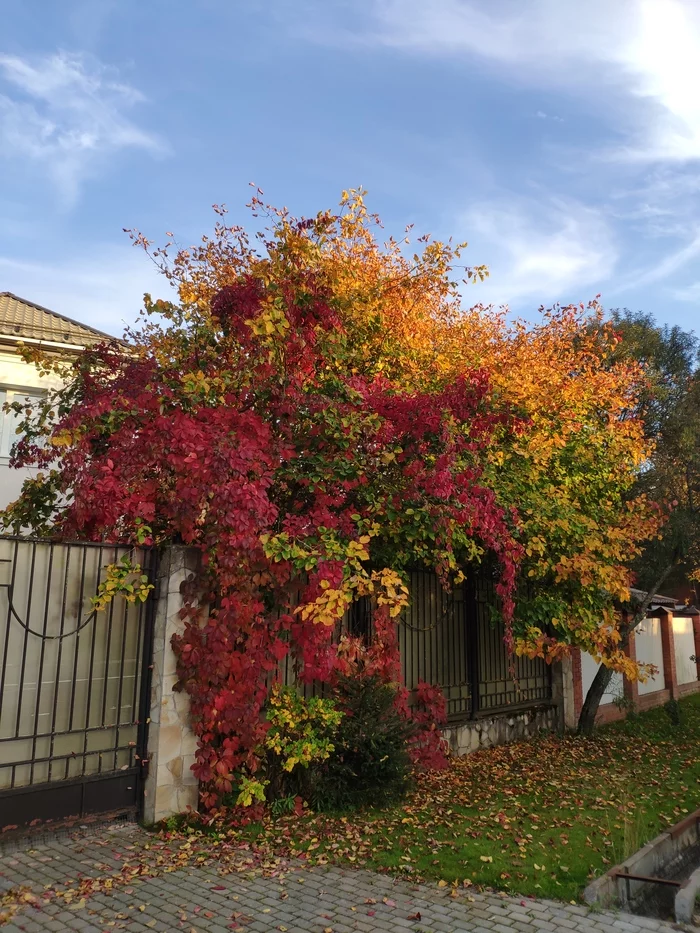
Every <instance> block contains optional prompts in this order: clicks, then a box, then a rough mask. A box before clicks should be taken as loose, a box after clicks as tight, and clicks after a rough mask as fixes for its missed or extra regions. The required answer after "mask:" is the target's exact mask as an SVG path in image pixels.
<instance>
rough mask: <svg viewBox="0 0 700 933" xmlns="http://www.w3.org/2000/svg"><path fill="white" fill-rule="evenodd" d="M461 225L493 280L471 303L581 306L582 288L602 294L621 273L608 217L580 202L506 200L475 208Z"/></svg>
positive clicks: (474, 294)
mask: <svg viewBox="0 0 700 933" xmlns="http://www.w3.org/2000/svg"><path fill="white" fill-rule="evenodd" d="M462 222H463V224H464V229H465V233H466V235H467V236H468V238H469V244H470V253H473V254H474V256H475V257H476V256H482V255H483V256H488V257H490V258H489V262H488V265H489V269H490V272H491V278H490V279H488V280H487V282H486V283H485V284H484V285H477V286H475V287H474V289H473V290H470V291H469V292H468V293H467V297H468V298H469V299H470V300H480V301H488V302H492V303H494V304H509V305H518V304H520V303H523V302H524V301H525V300H528V299H529V300H533V299H534V300H537V301H538V302H539V301H542V302H554V301H562V302H569V301H576V300H579V299H580V298H581V294H580V291H581V289H586V288H587V289H591V290H595V291H597V290H598V288H599V287H600V286H601V285H602V284H603V283H604V282H605V281H606V280H608V279H609V278H610V276H611V275H612V273H613V272H614V270H615V268H616V264H617V259H618V250H617V245H616V242H615V238H614V236H613V234H612V232H611V231H610V229H609V227H608V225H607V223H606V220H605V217H604V216H603V215H602V214H601V213H600V212H598V211H595V210H592V209H590V208H587V207H585V206H584V205H582V204H580V203H578V202H575V201H571V200H566V201H565V200H561V199H551V200H549V201H545V202H544V203H542V202H541V201H535V200H534V199H526V198H513V197H512V196H511V197H508V198H505V197H504V198H502V199H501V200H499V201H495V202H494V201H491V202H486V203H481V204H476V205H474V206H473V207H472V208H471V209H470V210H469V211H468V212H467V213H466V214H465V215H464V217H463V218H462ZM590 297H592V295H590Z"/></svg>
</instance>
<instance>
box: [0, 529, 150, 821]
mask: <svg viewBox="0 0 700 933" xmlns="http://www.w3.org/2000/svg"><path fill="white" fill-rule="evenodd" d="M129 552H130V549H128V548H124V547H115V546H114V545H103V544H85V543H80V544H67V543H62V542H52V541H41V540H36V539H28V538H15V537H0V828H4V827H8V826H23V825H27V824H30V823H39V822H43V821H46V820H59V819H63V818H66V817H71V816H85V815H87V814H92V813H108V812H109V813H111V812H126V811H131V812H134V813H136V812H138V810H139V808H140V804H141V796H142V793H141V791H142V785H143V780H144V778H145V774H144V770H145V768H144V764H145V761H146V742H147V731H148V725H147V723H148V715H149V708H150V667H151V652H152V642H153V611H154V606H155V598H154V591H152V592H151V595H150V597H149V599H148V600H146V602H145V603H140V602H137V603H135V604H131V603H127V602H126V601H125V600H123V599H122V598H119V597H118V598H117V599H115V600H114V601H113V602H112V603H111V604H110V605H109V606H108V607H107V609H106V610H104V611H101V612H96V611H95V610H94V609H93V606H92V603H91V597H93V596H95V595H96V593H97V591H98V586H99V584H100V582H101V581H102V580H103V579H104V576H105V567H106V566H107V565H109V564H111V563H114V562H116V561H118V560H119V559H120V558H121V557H122V556H123V555H124V554H126V553H129ZM132 560H133V561H134V562H139V563H140V564H141V566H142V568H143V572H144V573H148V574H149V575H150V577H151V579H153V580H155V576H156V575H155V560H156V554H155V552H154V551H151V550H147V549H146V550H138V551H137V552H136V553H132Z"/></svg>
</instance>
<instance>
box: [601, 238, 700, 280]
mask: <svg viewBox="0 0 700 933" xmlns="http://www.w3.org/2000/svg"><path fill="white" fill-rule="evenodd" d="M698 256H700V231H698V232H696V234H695V236H694V237H693V239H692V240H690V242H688V243H686V244H685V245H684V246H681V247H680V248H679V249H677V250H674V251H673V252H672V253H669V254H668V255H667V256H665V257H664V258H663V259H661V260H659V261H658V262H656V263H654V264H653V265H651V267H650V268H645V269H644V270H642V271H638V272H633V273H632V274H631V275H629V276H626V277H625V278H624V279H622V280H621V281H620V283H619V284H618V286H617V287H616V288H615V293H617V292H622V291H626V290H627V289H632V288H639V286H641V285H651V284H652V283H653V282H663V281H664V280H665V279H668V278H669V277H670V276H672V275H674V274H675V273H676V272H678V271H679V270H681V269H683V268H684V267H685V266H686V265H687V264H688V263H689V262H690V261H691V260H693V259H696V258H697V257H698ZM680 291H683V290H682V289H681V290H680ZM679 294H680V292H679Z"/></svg>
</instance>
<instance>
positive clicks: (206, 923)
mask: <svg viewBox="0 0 700 933" xmlns="http://www.w3.org/2000/svg"><path fill="white" fill-rule="evenodd" d="M146 837H147V834H146V833H145V832H144V831H143V830H141V829H140V828H139V827H137V826H135V825H134V824H127V823H121V824H119V823H116V824H111V825H110V826H103V827H100V828H96V829H87V830H81V831H78V832H71V833H61V834H56V835H54V836H43V837H41V838H33V839H32V840H31V841H30V842H26V841H25V842H24V843H21V844H18V843H14V844H13V843H10V844H6V845H5V846H4V851H2V852H1V853H0V895H1V894H2V893H4V892H6V891H8V890H10V889H12V888H16V887H18V886H26V887H27V888H28V889H29V890H30V891H32V892H35V893H36V894H38V895H42V893H45V891H46V888H47V886H54V885H57V884H61V882H65V881H66V879H68V878H72V879H79V878H97V877H101V878H104V877H105V876H106V875H109V874H110V873H113V874H115V875H116V874H117V873H118V872H119V871H120V868H121V866H122V864H123V862H122V860H123V858H124V855H123V851H124V849H125V848H127V847H128V846H130V845H133V844H139V845H141V844H143V842H144V839H145V838H146ZM0 845H2V843H0ZM0 929H1V930H2V933H20V931H23V933H49V931H50V933H69V931H70V933H74V931H77V933H112V931H117V930H126V931H133V933H148V931H156V933H158V931H165V933H171V931H178V933H180V931H183V933H229V931H231V930H237V931H239V933H274V931H280V933H355V931H358V933H546V931H559V930H561V931H565V933H654V931H655V933H667V931H668V933H670V931H671V930H674V929H675V930H678V929H682V928H680V927H677V926H673V925H671V924H666V923H661V922H659V921H656V920H648V919H645V918H641V917H635V916H632V915H629V914H622V913H609V912H596V911H589V910H588V909H587V908H586V907H583V906H579V905H570V904H569V905H567V904H559V903H555V902H553V901H535V900H531V899H530V898H517V897H501V896H498V895H495V894H470V892H469V891H468V890H465V891H464V892H462V893H460V896H459V897H456V898H455V897H452V896H450V892H449V891H448V890H445V889H440V888H439V887H438V886H437V885H428V884H426V885H416V884H411V883H410V882H406V881H396V882H395V881H394V880H393V879H392V878H390V877H389V876H387V875H379V874H374V873H372V872H368V871H361V870H354V869H345V868H330V867H329V868H320V867H316V868H311V867H308V866H303V865H299V866H298V867H296V866H295V867H294V869H293V870H292V871H289V872H285V873H282V874H280V875H278V876H277V877H263V876H262V875H261V874H259V873H255V872H243V873H238V874H223V875H222V874H221V873H220V872H219V871H218V870H217V866H216V862H214V861H211V862H204V863H203V864H189V865H187V866H186V867H184V868H178V869H177V870H175V871H170V872H166V873H164V874H162V875H160V876H157V877H153V878H143V879H135V880H133V881H131V882H130V883H129V884H128V886H124V885H115V887H114V888H113V889H112V890H111V891H104V892H102V893H96V894H93V895H92V896H90V897H88V898H87V899H82V898H81V899H79V900H75V899H74V900H72V901H69V902H68V903H66V901H65V899H57V898H49V899H46V900H45V899H44V898H43V897H41V898H40V900H39V901H38V903H35V904H28V905H26V906H24V907H22V908H21V909H20V910H19V911H17V912H16V913H15V914H14V916H13V917H12V918H11V919H10V921H9V922H8V923H7V924H6V925H5V926H3V927H1V928H0Z"/></svg>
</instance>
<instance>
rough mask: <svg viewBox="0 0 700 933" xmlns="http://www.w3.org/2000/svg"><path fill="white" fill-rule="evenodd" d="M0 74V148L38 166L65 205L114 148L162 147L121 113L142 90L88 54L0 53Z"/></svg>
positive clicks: (135, 101)
mask: <svg viewBox="0 0 700 933" xmlns="http://www.w3.org/2000/svg"><path fill="white" fill-rule="evenodd" d="M0 79H1V81H0V87H2V89H3V91H4V93H0V155H1V156H4V157H5V158H10V159H24V160H29V161H30V162H33V163H35V164H36V165H38V166H40V167H41V169H42V172H45V173H47V174H48V176H49V177H50V178H51V179H52V180H53V181H54V183H55V185H56V186H57V188H58V190H59V193H60V196H61V197H62V199H63V200H64V201H65V202H66V203H67V204H71V203H73V202H74V201H75V200H76V198H77V196H78V194H79V191H80V187H81V184H82V182H83V181H84V180H85V178H86V177H88V176H89V175H91V174H93V173H94V172H96V171H97V170H98V168H99V167H101V166H104V164H105V162H106V160H107V159H108V158H109V157H110V156H112V155H114V154H115V153H117V152H119V151H121V150H126V149H139V150H143V151H146V152H149V153H150V154H152V155H158V154H161V153H163V152H164V151H165V146H164V144H163V143H162V141H160V140H159V139H158V137H157V136H156V135H155V134H153V133H149V132H148V131H146V130H144V129H141V128H140V127H139V126H138V125H137V124H136V123H134V122H133V121H132V120H131V119H129V117H128V116H127V111H128V110H130V109H131V108H132V107H133V106H134V105H135V104H138V103H142V102H143V100H144V98H143V96H142V95H141V93H140V92H139V91H138V90H136V89H135V88H133V87H131V86H129V85H128V84H125V83H123V82H120V81H118V80H117V78H116V76H115V74H114V73H113V71H112V70H110V69H108V68H106V67H105V66H104V65H102V64H100V63H99V62H97V61H94V60H93V59H89V58H87V57H86V56H83V55H69V54H67V53H65V52H60V53H58V54H55V55H51V56H49V57H46V58H41V59H34V60H29V59H25V58H20V57H18V56H13V55H2V54H0Z"/></svg>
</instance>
